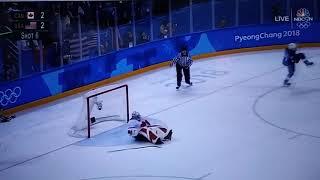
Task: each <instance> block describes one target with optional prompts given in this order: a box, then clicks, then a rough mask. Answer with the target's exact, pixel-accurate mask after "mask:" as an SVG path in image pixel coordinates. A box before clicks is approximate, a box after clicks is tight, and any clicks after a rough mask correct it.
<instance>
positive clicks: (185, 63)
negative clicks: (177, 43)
mask: <svg viewBox="0 0 320 180" xmlns="http://www.w3.org/2000/svg"><path fill="white" fill-rule="evenodd" d="M192 62H193V61H192V59H191V57H190V55H189V53H188V50H187V48H186V47H183V48H182V49H181V52H180V53H179V54H178V55H177V56H176V57H175V58H174V59H173V60H172V61H171V63H170V66H173V65H174V64H175V65H176V70H177V87H176V89H179V88H180V86H181V81H182V71H183V74H184V78H185V82H186V83H187V84H189V85H190V86H191V85H192V82H190V66H191V65H192Z"/></svg>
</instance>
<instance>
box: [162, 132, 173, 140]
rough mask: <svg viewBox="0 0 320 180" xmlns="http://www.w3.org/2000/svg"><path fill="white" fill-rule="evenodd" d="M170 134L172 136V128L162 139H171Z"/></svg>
mask: <svg viewBox="0 0 320 180" xmlns="http://www.w3.org/2000/svg"><path fill="white" fill-rule="evenodd" d="M171 136H172V130H170V131H169V133H168V134H167V135H166V137H164V139H165V140H170V141H171Z"/></svg>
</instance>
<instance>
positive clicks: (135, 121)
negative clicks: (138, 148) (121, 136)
mask: <svg viewBox="0 0 320 180" xmlns="http://www.w3.org/2000/svg"><path fill="white" fill-rule="evenodd" d="M128 125H129V126H128V134H129V135H130V136H132V137H134V138H135V139H136V140H142V141H149V142H151V143H153V144H162V143H163V141H166V140H171V136H172V129H168V128H167V127H166V126H165V125H160V124H151V123H150V122H149V121H148V120H146V119H144V118H142V117H141V115H140V114H139V113H138V112H136V111H134V112H133V113H132V117H131V119H130V120H129V122H128Z"/></svg>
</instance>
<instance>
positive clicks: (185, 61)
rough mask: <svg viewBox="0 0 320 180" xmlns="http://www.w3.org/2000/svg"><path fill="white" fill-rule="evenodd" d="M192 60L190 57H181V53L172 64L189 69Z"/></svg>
mask: <svg viewBox="0 0 320 180" xmlns="http://www.w3.org/2000/svg"><path fill="white" fill-rule="evenodd" d="M192 62H193V61H192V59H191V57H190V55H189V54H188V56H182V55H181V53H179V54H178V55H177V56H176V57H175V58H174V59H173V60H172V63H174V64H179V65H180V66H182V67H190V66H191V65H192Z"/></svg>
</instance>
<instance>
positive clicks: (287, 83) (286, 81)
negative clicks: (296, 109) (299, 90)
mask: <svg viewBox="0 0 320 180" xmlns="http://www.w3.org/2000/svg"><path fill="white" fill-rule="evenodd" d="M290 85H291V83H289V80H288V79H286V80H284V81H283V86H290Z"/></svg>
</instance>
